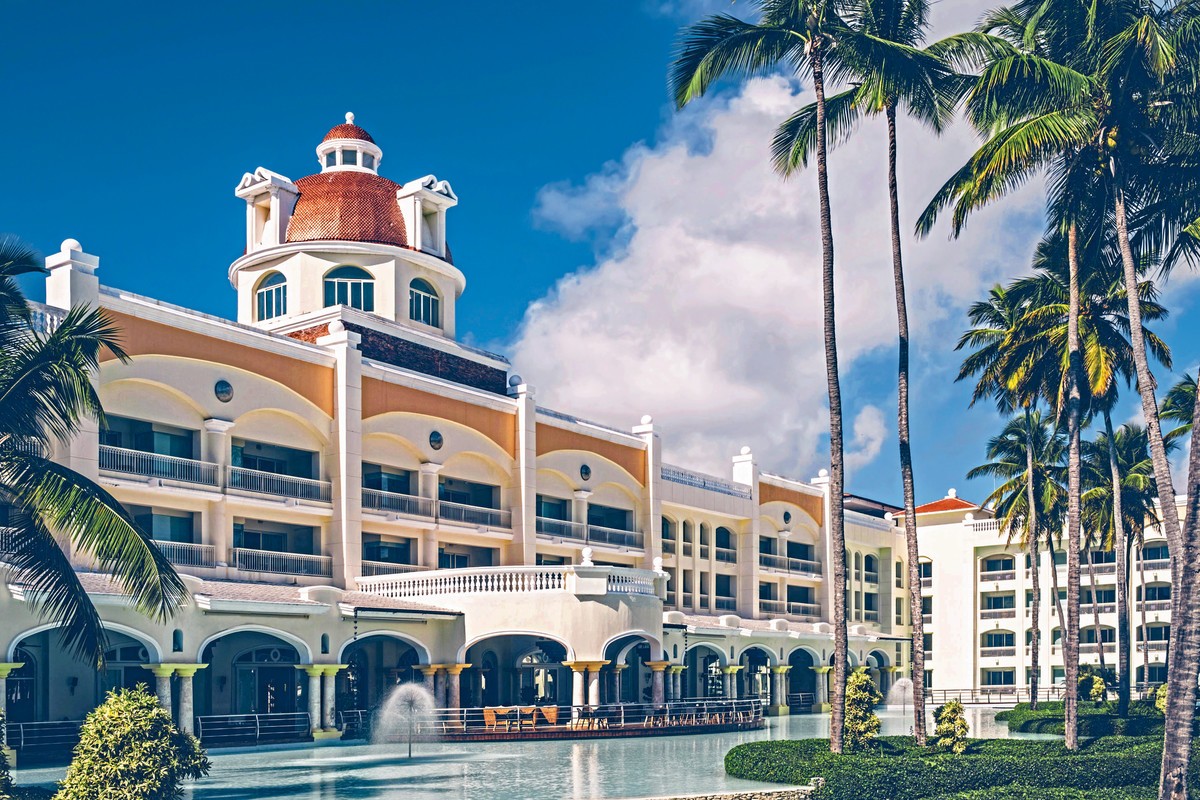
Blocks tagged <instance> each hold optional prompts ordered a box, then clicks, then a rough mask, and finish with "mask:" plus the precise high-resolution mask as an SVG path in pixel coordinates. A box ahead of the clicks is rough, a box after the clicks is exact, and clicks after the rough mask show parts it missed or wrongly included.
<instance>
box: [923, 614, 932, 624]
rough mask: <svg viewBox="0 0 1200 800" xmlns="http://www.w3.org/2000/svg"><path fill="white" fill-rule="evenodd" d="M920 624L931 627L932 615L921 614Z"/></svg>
mask: <svg viewBox="0 0 1200 800" xmlns="http://www.w3.org/2000/svg"><path fill="white" fill-rule="evenodd" d="M921 622H922V623H923V624H925V625H932V624H933V614H922V615H921Z"/></svg>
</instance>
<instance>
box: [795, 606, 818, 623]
mask: <svg viewBox="0 0 1200 800" xmlns="http://www.w3.org/2000/svg"><path fill="white" fill-rule="evenodd" d="M787 613H788V616H792V617H800V618H801V619H804V620H809V621H813V622H815V621H818V620H820V619H821V606H820V605H819V604H817V603H788V604H787Z"/></svg>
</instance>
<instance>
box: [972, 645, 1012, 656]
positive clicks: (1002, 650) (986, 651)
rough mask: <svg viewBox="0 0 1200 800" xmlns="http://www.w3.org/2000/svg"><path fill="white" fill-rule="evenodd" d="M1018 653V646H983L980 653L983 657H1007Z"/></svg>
mask: <svg viewBox="0 0 1200 800" xmlns="http://www.w3.org/2000/svg"><path fill="white" fill-rule="evenodd" d="M1016 654H1017V648H1016V647H981V648H979V655H980V656H982V657H983V658H1007V657H1009V656H1015V655H1016Z"/></svg>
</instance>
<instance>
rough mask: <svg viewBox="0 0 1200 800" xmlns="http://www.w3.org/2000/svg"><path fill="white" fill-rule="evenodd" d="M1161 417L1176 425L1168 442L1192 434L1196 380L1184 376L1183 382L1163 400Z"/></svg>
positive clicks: (1169, 435) (1172, 389)
mask: <svg viewBox="0 0 1200 800" xmlns="http://www.w3.org/2000/svg"><path fill="white" fill-rule="evenodd" d="M1160 415H1161V416H1162V418H1163V419H1165V420H1169V421H1170V422H1173V423H1174V424H1175V428H1174V429H1173V430H1172V431H1171V432H1170V433H1168V434H1167V437H1166V438H1167V439H1168V440H1177V439H1181V438H1183V437H1185V436H1188V435H1189V434H1191V432H1192V419H1193V418H1194V417H1195V416H1196V379H1195V378H1193V377H1192V376H1191V375H1184V376H1183V380H1181V381H1179V383H1177V384H1175V385H1174V386H1172V387H1171V390H1170V391H1169V392H1167V396H1166V399H1164V400H1163V405H1162V411H1161V412H1160Z"/></svg>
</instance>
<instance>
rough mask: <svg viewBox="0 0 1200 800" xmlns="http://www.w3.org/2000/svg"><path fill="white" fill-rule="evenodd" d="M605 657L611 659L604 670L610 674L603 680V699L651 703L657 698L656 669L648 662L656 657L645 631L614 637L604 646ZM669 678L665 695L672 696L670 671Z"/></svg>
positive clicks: (608, 701) (610, 701)
mask: <svg viewBox="0 0 1200 800" xmlns="http://www.w3.org/2000/svg"><path fill="white" fill-rule="evenodd" d="M604 660H605V661H608V662H609V663H608V665H607V666H605V667H604V668H603V669H602V670H601V674H602V675H605V676H606V677H607V680H605V681H604V682H603V690H602V696H601V699H602V701H603V702H605V703H649V702H650V701H651V700H652V699H653V694H654V687H653V673H652V672H651V670H650V668H649V667H648V666H646V664H647V663H648V662H650V661H654V660H655V659H654V646H653V645H652V644H651V642H650V640H649V639H647V638H646V637H645V636H643V635H641V634H629V635H627V636H621V637H619V638H617V639H614V640H613V641H611V642H609V643H608V645H607V646H606V647H605V648H604ZM665 680H666V683H665V685H664V689H665V696H666V697H667V698H672V691H671V686H670V677H669V673H668V674H667V676H666V678H665ZM681 693H682V688H681Z"/></svg>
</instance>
